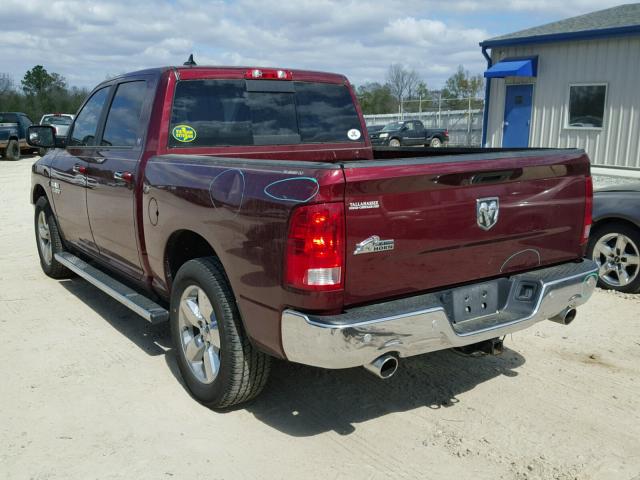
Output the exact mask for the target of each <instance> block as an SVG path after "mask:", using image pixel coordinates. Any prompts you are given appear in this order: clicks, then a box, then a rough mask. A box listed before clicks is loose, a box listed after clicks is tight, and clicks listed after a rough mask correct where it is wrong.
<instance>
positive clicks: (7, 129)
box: [0, 112, 33, 160]
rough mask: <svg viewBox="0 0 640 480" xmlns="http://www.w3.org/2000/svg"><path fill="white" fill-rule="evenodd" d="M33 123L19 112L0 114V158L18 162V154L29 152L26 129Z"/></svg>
mask: <svg viewBox="0 0 640 480" xmlns="http://www.w3.org/2000/svg"><path fill="white" fill-rule="evenodd" d="M32 124H33V122H32V121H31V119H30V118H29V117H27V115H26V114H24V113H21V112H0V156H2V158H4V159H6V160H19V159H20V153H21V152H22V151H24V150H31V147H30V146H29V145H28V144H27V138H26V134H27V128H29V126H30V125H32Z"/></svg>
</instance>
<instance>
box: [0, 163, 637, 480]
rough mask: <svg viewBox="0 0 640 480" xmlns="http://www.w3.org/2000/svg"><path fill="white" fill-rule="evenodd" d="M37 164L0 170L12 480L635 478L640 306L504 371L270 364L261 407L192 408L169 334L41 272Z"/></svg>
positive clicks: (602, 316)
mask: <svg viewBox="0 0 640 480" xmlns="http://www.w3.org/2000/svg"><path fill="white" fill-rule="evenodd" d="M33 161H34V158H25V159H23V160H20V161H19V162H13V163H12V162H0V247H1V249H0V335H1V336H0V339H1V342H0V479H91V478H100V479H102V478H119V479H120V478H121V479H142V478H144V479H146V478H150V479H163V478H178V479H183V478H207V479H222V478H227V479H241V478H250V479H256V478H287V479H294V478H295V479H301V478H322V479H328V478H338V479H341V478H345V479H346V478H349V479H353V478H365V479H388V478H394V479H395V478H424V479H431V478H448V479H466V478H473V479H545V480H546V479H563V480H565V479H566V480H569V479H572V480H573V479H581V480H582V479H614V480H631V479H638V478H640V408H639V407H640V401H639V398H640V296H632V295H626V296H625V295H616V294H613V293H609V292H602V291H598V292H596V294H595V296H594V298H593V299H592V300H591V302H590V303H589V304H588V305H586V306H584V307H581V308H580V309H579V312H578V317H577V319H576V321H575V322H574V323H573V324H572V325H570V326H568V327H564V326H561V325H558V324H555V323H552V322H543V323H540V324H538V325H537V326H535V327H533V328H531V329H529V330H527V331H525V332H521V333H519V334H517V335H513V336H512V337H508V338H507V339H506V340H505V345H506V347H507V348H506V350H505V353H504V354H503V355H502V356H500V357H483V358H467V357H463V356H460V355H458V354H456V353H454V352H450V351H446V352H439V353H435V354H430V355H424V356H420V357H414V358H411V359H408V360H406V361H404V362H402V363H401V366H400V367H401V368H400V371H399V373H398V374H397V375H396V376H395V377H393V378H392V379H391V380H389V381H384V382H383V381H380V380H378V379H376V378H374V377H373V376H371V375H370V374H368V373H367V372H365V371H364V369H361V368H359V369H351V370H343V371H323V370H319V369H315V368H309V367H304V366H300V365H292V364H286V363H284V362H276V363H275V366H274V369H273V374H272V378H271V381H270V383H269V385H268V386H267V388H266V390H265V391H264V393H263V394H262V396H260V397H259V398H258V399H257V400H256V401H254V402H253V403H251V404H249V405H246V406H245V407H243V408H239V409H236V410H234V411H230V412H226V413H218V412H214V411H212V410H209V409H207V408H205V407H202V406H201V405H199V404H198V403H196V402H195V401H194V400H193V399H192V398H191V397H190V396H189V394H188V393H187V391H186V390H185V388H184V386H183V384H182V383H181V381H180V378H179V375H178V373H177V367H176V362H175V358H174V354H173V352H172V350H171V345H170V341H169V335H168V331H167V329H166V327H163V326H150V325H148V324H147V323H146V322H145V321H144V320H142V319H140V318H138V317H137V316H136V315H134V314H132V313H130V312H129V311H128V310H126V309H125V308H124V307H122V306H120V305H119V304H118V303H116V302H115V301H113V300H111V299H110V298H108V297H106V296H105V295H104V294H102V293H101V292H99V291H97V290H96V289H94V288H92V287H91V286H90V285H88V284H87V283H85V282H84V281H82V280H80V279H74V280H68V281H55V280H52V279H49V278H47V277H46V276H45V275H44V274H43V273H42V272H41V270H40V266H39V264H38V260H37V255H36V246H35V241H34V236H33V210H32V206H31V205H30V204H29V185H30V167H31V164H32V163H33Z"/></svg>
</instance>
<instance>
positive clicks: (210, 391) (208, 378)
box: [170, 257, 271, 409]
mask: <svg viewBox="0 0 640 480" xmlns="http://www.w3.org/2000/svg"><path fill="white" fill-rule="evenodd" d="M170 324H171V325H170V328H171V337H172V339H173V344H174V346H175V351H176V357H177V360H178V367H179V369H180V373H181V374H182V378H183V379H184V381H185V383H186V385H187V388H188V389H189V391H190V392H191V394H192V395H193V396H194V398H195V399H196V400H198V401H199V402H201V403H203V404H204V405H206V406H208V407H211V408H217V409H223V408H228V407H231V406H233V405H237V404H239V403H243V402H247V401H249V400H251V399H252V398H254V397H255V396H256V395H258V394H259V393H260V392H261V391H262V389H263V388H264V386H265V384H266V382H267V378H268V376H269V370H270V360H271V358H270V357H269V356H268V355H266V354H264V353H262V352H260V351H258V350H257V349H256V348H255V347H254V346H253V345H252V344H251V343H250V342H249V339H248V338H247V336H246V334H245V332H244V329H243V326H242V321H241V319H240V313H239V311H238V307H237V305H236V303H235V299H234V296H233V293H232V292H231V287H230V286H229V283H228V281H227V279H226V276H225V274H224V270H223V268H222V265H221V264H220V262H219V261H218V260H217V259H215V258H213V257H209V258H199V259H195V260H190V261H188V262H186V263H185V264H184V265H183V266H182V267H180V270H178V273H177V275H176V278H175V281H174V283H173V288H172V290H171V314H170ZM187 352H188V353H187Z"/></svg>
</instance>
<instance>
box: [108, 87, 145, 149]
mask: <svg viewBox="0 0 640 480" xmlns="http://www.w3.org/2000/svg"><path fill="white" fill-rule="evenodd" d="M145 92H146V83H145V82H144V81H137V82H127V83H121V84H120V85H118V89H117V90H116V94H115V95H114V96H113V101H112V102H111V108H110V109H109V113H108V115H107V122H106V124H105V127H104V133H103V134H102V141H101V143H100V144H101V145H104V146H118V147H133V146H136V145H140V144H141V143H142V105H143V104H144V98H145Z"/></svg>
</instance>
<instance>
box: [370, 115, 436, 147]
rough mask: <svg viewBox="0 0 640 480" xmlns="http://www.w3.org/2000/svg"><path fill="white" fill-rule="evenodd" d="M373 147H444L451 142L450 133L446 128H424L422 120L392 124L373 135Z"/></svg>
mask: <svg viewBox="0 0 640 480" xmlns="http://www.w3.org/2000/svg"><path fill="white" fill-rule="evenodd" d="M369 136H370V137H371V144H372V145H373V146H389V147H405V146H413V145H425V146H429V147H442V146H444V145H446V144H447V143H448V142H449V131H448V130H447V129H445V128H424V124H423V123H422V122H421V121H420V120H406V121H403V122H391V123H388V124H387V125H385V126H384V128H383V129H382V130H380V131H379V132H374V133H371V132H370V135H369Z"/></svg>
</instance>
